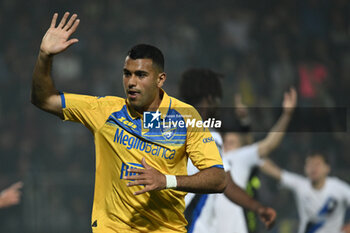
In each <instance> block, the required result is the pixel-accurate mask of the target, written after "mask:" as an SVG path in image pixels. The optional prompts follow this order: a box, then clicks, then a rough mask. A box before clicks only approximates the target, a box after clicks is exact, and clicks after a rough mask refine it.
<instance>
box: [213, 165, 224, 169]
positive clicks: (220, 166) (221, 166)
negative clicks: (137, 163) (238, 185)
mask: <svg viewBox="0 0 350 233" xmlns="http://www.w3.org/2000/svg"><path fill="white" fill-rule="evenodd" d="M211 167H217V168H222V169H224V166H223V165H214V166H211Z"/></svg>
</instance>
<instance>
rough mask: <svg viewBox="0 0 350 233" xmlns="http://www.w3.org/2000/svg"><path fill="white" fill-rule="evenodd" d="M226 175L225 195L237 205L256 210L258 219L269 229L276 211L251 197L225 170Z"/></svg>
mask: <svg viewBox="0 0 350 233" xmlns="http://www.w3.org/2000/svg"><path fill="white" fill-rule="evenodd" d="M226 176H227V177H228V179H227V180H228V181H227V186H226V189H225V191H224V194H225V196H226V197H227V198H228V199H230V200H231V201H232V202H234V203H236V204H237V205H240V206H242V207H243V208H245V209H248V210H252V211H254V212H256V213H257V214H258V215H259V218H260V220H261V221H262V222H263V223H264V224H265V227H266V228H267V229H270V228H271V227H272V226H273V224H274V222H275V219H276V211H275V210H274V209H272V208H270V207H265V206H263V205H262V204H261V203H260V202H258V201H256V200H254V199H253V198H251V197H250V196H249V195H248V194H247V193H246V192H245V191H244V190H242V189H241V188H240V187H239V186H238V185H237V184H236V183H235V182H234V181H233V179H232V177H231V174H230V172H227V173H226Z"/></svg>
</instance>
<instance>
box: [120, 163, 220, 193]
mask: <svg viewBox="0 0 350 233" xmlns="http://www.w3.org/2000/svg"><path fill="white" fill-rule="evenodd" d="M141 164H142V165H143V166H144V168H145V169H129V170H128V172H131V173H137V174H138V175H134V176H126V177H124V179H126V180H134V181H132V182H129V183H128V184H127V186H129V187H131V186H136V185H138V186H140V185H144V186H145V188H144V189H142V190H140V191H138V192H135V193H134V194H135V195H138V194H142V193H145V192H149V191H153V190H162V189H165V188H166V186H167V181H166V176H165V175H164V174H162V173H161V172H159V171H158V170H157V169H155V168H153V167H151V166H150V165H149V164H148V163H147V162H146V160H145V158H143V159H142V161H141ZM175 179H176V183H177V185H176V188H174V189H176V190H179V191H185V192H193V193H220V192H223V191H224V189H225V187H226V179H225V172H224V169H222V168H217V167H210V168H206V169H203V170H201V171H200V172H198V173H196V174H194V175H191V176H175Z"/></svg>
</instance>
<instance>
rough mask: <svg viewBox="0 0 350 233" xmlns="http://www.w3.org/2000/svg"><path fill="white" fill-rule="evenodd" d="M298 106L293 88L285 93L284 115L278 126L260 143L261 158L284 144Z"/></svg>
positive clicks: (277, 123)
mask: <svg viewBox="0 0 350 233" xmlns="http://www.w3.org/2000/svg"><path fill="white" fill-rule="evenodd" d="M296 104H297V92H296V90H295V89H294V88H291V89H290V91H289V92H285V93H284V99H283V113H282V115H281V117H280V118H279V119H278V121H277V122H276V124H275V125H274V126H273V127H272V129H271V130H270V132H269V133H268V135H267V136H266V138H264V139H263V140H261V141H259V142H258V153H259V156H260V157H261V158H264V157H267V156H268V155H269V154H270V153H271V152H272V151H273V150H275V149H276V148H277V147H278V146H279V145H280V144H281V142H282V139H283V137H284V135H285V132H286V130H287V127H288V124H289V122H290V120H291V118H292V114H293V112H294V109H295V107H296Z"/></svg>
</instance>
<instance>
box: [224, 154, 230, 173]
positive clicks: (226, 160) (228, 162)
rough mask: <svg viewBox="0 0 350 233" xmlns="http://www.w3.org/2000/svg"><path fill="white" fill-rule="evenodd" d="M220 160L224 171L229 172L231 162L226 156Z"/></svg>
mask: <svg viewBox="0 0 350 233" xmlns="http://www.w3.org/2000/svg"><path fill="white" fill-rule="evenodd" d="M222 162H223V164H224V169H225V172H229V171H230V170H231V167H232V165H231V162H230V161H229V160H228V159H227V158H226V157H224V158H223V159H222Z"/></svg>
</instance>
